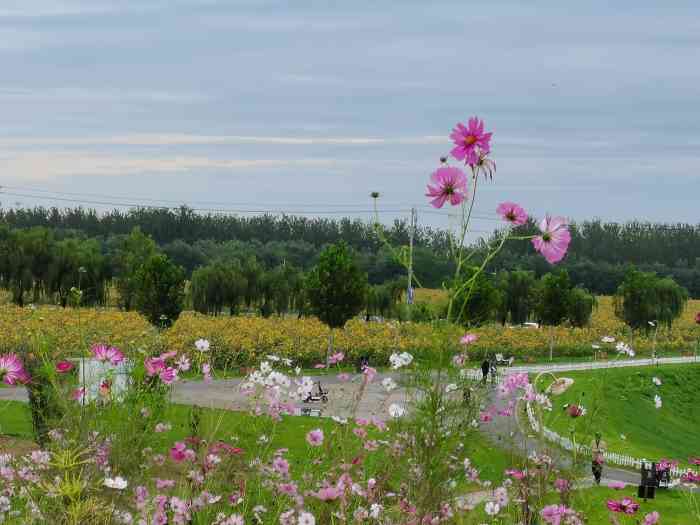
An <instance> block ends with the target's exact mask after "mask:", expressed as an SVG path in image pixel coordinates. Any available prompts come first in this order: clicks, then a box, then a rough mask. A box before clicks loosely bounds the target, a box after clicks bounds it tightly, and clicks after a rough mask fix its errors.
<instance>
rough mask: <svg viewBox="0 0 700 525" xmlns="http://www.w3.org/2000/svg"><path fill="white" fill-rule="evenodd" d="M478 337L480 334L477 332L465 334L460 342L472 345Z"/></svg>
mask: <svg viewBox="0 0 700 525" xmlns="http://www.w3.org/2000/svg"><path fill="white" fill-rule="evenodd" d="M477 339H479V336H478V335H476V334H464V335H463V336H462V338H461V339H460V340H459V342H460V343H462V344H463V345H470V344H472V343H473V342H474V341H476V340H477Z"/></svg>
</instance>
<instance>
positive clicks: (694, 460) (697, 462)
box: [688, 458, 700, 465]
mask: <svg viewBox="0 0 700 525" xmlns="http://www.w3.org/2000/svg"><path fill="white" fill-rule="evenodd" d="M688 462H689V463H692V464H693V465H700V458H690V459H689V460H688Z"/></svg>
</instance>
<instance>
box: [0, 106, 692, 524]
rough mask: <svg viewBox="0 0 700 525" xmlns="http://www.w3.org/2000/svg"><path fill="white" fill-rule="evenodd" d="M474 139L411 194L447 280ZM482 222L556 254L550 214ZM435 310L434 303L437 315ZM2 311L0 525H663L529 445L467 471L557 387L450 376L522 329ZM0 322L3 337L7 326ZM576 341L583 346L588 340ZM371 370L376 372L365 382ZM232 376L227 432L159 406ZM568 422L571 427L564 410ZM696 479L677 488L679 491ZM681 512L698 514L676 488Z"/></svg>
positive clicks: (559, 231) (563, 235)
mask: <svg viewBox="0 0 700 525" xmlns="http://www.w3.org/2000/svg"><path fill="white" fill-rule="evenodd" d="M492 137H493V134H492V133H491V132H488V131H486V128H485V124H484V122H483V121H481V120H480V119H478V118H476V117H472V118H470V119H469V120H468V121H467V124H466V125H465V124H463V123H459V124H457V126H456V127H455V128H454V130H453V131H452V134H451V135H450V138H451V139H452V142H453V145H452V150H451V155H452V157H453V158H454V160H457V161H458V162H459V164H458V166H451V165H448V163H447V160H446V159H445V160H443V161H442V162H441V166H440V167H438V168H437V170H436V171H435V172H434V173H433V174H432V175H431V176H430V179H429V183H428V185H427V190H426V195H427V197H428V199H429V202H430V203H431V204H432V205H433V206H434V207H436V208H439V207H443V206H445V205H449V206H455V207H458V209H459V210H460V212H461V217H462V222H461V225H460V227H459V230H458V231H457V232H456V233H455V234H454V238H453V244H454V250H453V256H454V258H455V261H456V263H457V264H456V267H457V270H456V276H455V277H461V276H462V274H461V273H460V272H461V271H462V269H463V266H464V265H465V264H466V261H467V260H468V254H467V253H466V252H465V248H464V247H465V238H466V234H467V232H468V231H469V220H470V216H471V210H472V207H473V204H474V200H475V196H476V192H477V187H478V184H479V180H480V178H482V177H483V179H485V180H489V179H492V178H493V176H494V174H495V170H496V166H495V162H494V161H493V160H492V158H491V140H492ZM499 210H500V211H499V213H501V215H502V217H503V220H504V224H505V225H506V226H507V229H506V230H504V232H503V234H502V236H501V238H500V239H498V241H497V243H496V244H495V245H494V246H492V247H491V255H490V257H492V256H493V255H495V254H496V253H497V252H498V251H499V250H500V249H501V247H502V246H503V245H504V243H505V242H507V241H514V242H517V241H526V242H530V243H531V245H532V247H533V249H534V250H536V251H537V252H539V253H540V254H541V255H542V257H544V259H545V260H547V261H548V262H550V263H556V262H557V261H560V260H561V259H562V258H563V257H564V256H565V254H566V251H567V247H568V243H569V240H570V236H569V233H568V229H567V224H566V220H565V219H563V218H562V217H558V216H549V215H548V216H547V217H546V218H545V219H544V220H543V221H542V223H541V225H540V230H541V231H540V233H539V234H537V235H534V236H532V237H511V233H512V227H513V226H517V225H518V224H519V223H521V221H523V220H524V217H525V216H526V215H527V212H526V211H525V210H524V209H523V208H521V207H520V206H519V205H517V204H516V203H513V202H510V201H506V202H504V203H503V204H502V205H501V206H499ZM488 260H489V258H487V259H486V261H485V262H484V264H483V265H482V266H481V268H479V269H478V271H477V272H476V273H475V274H474V275H472V276H471V277H469V278H466V279H455V280H454V282H456V283H458V284H456V285H455V286H456V287H457V289H456V290H454V291H455V292H456V293H466V294H470V293H471V290H472V289H473V286H474V282H475V279H476V277H477V276H478V274H479V273H480V272H483V271H484V269H485V267H486V264H487V263H488ZM452 297H454V295H452ZM452 308H453V304H452V303H451V302H450V303H449V304H448V308H447V311H448V318H450V313H451V312H452ZM7 312H8V315H11V316H14V319H15V323H16V326H15V327H13V328H14V330H10V331H13V332H14V333H15V335H13V336H12V337H13V338H14V339H13V340H11V341H7V342H6V343H7V344H8V347H11V345H15V346H16V347H18V348H21V351H16V352H15V351H4V350H2V351H0V381H2V382H3V383H4V385H5V386H4V387H3V388H18V387H21V386H24V387H26V388H27V390H28V392H29V406H30V409H31V415H32V426H33V430H34V438H35V441H36V443H35V445H36V446H35V447H31V450H29V451H28V452H26V453H14V452H13V450H12V449H10V450H7V451H4V453H2V454H0V523H7V524H12V525H15V524H43V523H57V524H70V525H83V524H95V525H97V524H105V525H108V524H110V525H111V524H127V525H129V524H138V525H169V524H177V525H184V524H198V525H199V524H211V525H242V524H280V525H316V524H320V525H327V524H354V523H367V524H378V525H438V524H476V525H479V524H484V523H488V524H516V523H518V524H523V525H534V524H543V523H547V524H552V525H565V524H568V525H578V524H583V523H593V521H591V520H592V519H599V517H600V516H601V514H600V513H601V512H603V513H604V516H605V518H604V519H606V520H608V521H610V522H612V523H619V524H622V523H630V524H632V523H635V524H640V523H644V524H645V525H651V524H654V523H665V521H664V520H665V519H666V518H665V516H664V514H663V513H662V512H660V511H658V510H655V509H649V510H648V511H647V509H646V507H644V509H643V507H642V503H640V502H638V501H636V500H635V499H634V498H632V497H630V496H629V495H627V494H622V493H620V497H615V498H613V497H598V496H596V493H593V494H592V495H591V494H589V493H587V492H586V489H585V487H584V486H583V483H582V479H583V471H582V470H581V469H580V468H579V467H580V466H581V465H582V463H581V458H577V457H576V455H575V454H574V456H573V457H572V458H571V461H569V462H568V463H567V462H562V461H558V460H557V459H556V456H557V454H555V452H556V451H552V450H549V449H548V448H547V446H546V445H545V444H544V441H543V440H542V439H541V436H540V444H539V446H538V447H536V448H535V449H534V450H532V451H530V452H527V453H521V454H515V453H514V454H512V455H511V463H510V464H509V465H508V467H507V468H505V469H503V472H501V473H499V475H498V476H497V477H496V478H495V479H485V477H484V476H482V471H483V470H484V469H485V467H487V466H488V465H481V464H479V462H478V461H477V460H476V459H475V458H476V457H477V456H478V452H480V451H479V450H478V449H476V448H475V445H474V444H475V443H480V442H481V441H480V438H481V436H482V432H485V433H488V432H489V426H490V425H496V424H497V423H498V422H500V421H502V420H503V421H511V420H513V421H514V423H515V425H516V426H519V425H521V420H520V416H521V414H522V413H523V411H524V407H525V406H528V405H529V406H534V407H535V412H536V414H537V417H539V419H540V425H539V428H543V426H544V425H543V424H542V418H543V414H544V413H546V412H547V411H549V410H551V408H552V406H553V402H552V400H553V398H555V397H558V396H561V395H564V394H565V392H566V391H567V390H569V389H570V388H571V387H572V385H573V384H574V380H572V379H571V378H567V377H557V376H555V375H553V374H540V375H538V376H537V377H535V378H531V377H529V376H528V374H525V373H520V374H511V375H508V376H506V377H505V379H504V380H503V381H502V382H501V383H500V384H499V385H498V386H497V387H496V388H491V386H490V385H488V384H486V383H485V382H482V381H480V380H477V379H474V378H473V376H472V375H471V374H470V373H468V369H469V368H471V367H470V359H473V358H474V359H475V358H477V356H479V355H483V352H484V350H485V349H489V350H491V349H492V348H494V347H495V348H499V349H501V350H506V349H507V348H510V347H509V346H507V345H506V344H505V342H504V341H505V340H508V339H509V338H510V340H511V341H512V345H513V347H518V348H522V347H523V345H526V344H532V345H533V346H534V345H535V344H540V343H541V341H539V342H538V343H535V342H534V341H537V337H539V336H535V335H533V336H532V339H528V337H529V336H528V334H530V333H535V334H536V333H537V332H528V331H521V330H518V331H516V330H514V329H513V330H512V332H509V329H504V328H496V327H487V328H485V329H483V330H479V331H474V332H469V333H466V334H465V333H464V330H463V329H461V328H459V327H457V326H454V325H451V324H449V323H447V322H445V321H441V320H435V322H433V323H425V324H422V325H421V324H411V323H406V324H398V323H364V322H360V321H351V322H350V323H348V324H347V326H346V327H345V328H344V329H343V330H340V331H337V333H336V334H335V337H334V338H333V339H335V346H334V348H333V351H332V353H329V351H328V346H327V343H328V339H329V337H328V335H329V332H328V329H327V328H325V327H324V325H322V324H321V323H320V322H319V321H317V320H314V319H303V320H292V319H268V320H263V319H258V318H249V317H235V318H223V317H220V318H209V317H203V316H196V315H184V316H182V317H181V319H179V320H178V321H177V322H176V323H175V325H174V326H173V327H172V328H170V329H168V330H166V331H164V332H156V331H154V329H151V328H148V327H147V325H145V324H143V322H142V320H140V319H139V318H138V317H137V316H133V315H130V314H117V313H115V312H96V311H91V312H90V313H87V312H85V311H83V310H68V311H65V312H61V311H58V310H48V309H47V310H44V309H39V310H31V309H29V310H28V311H24V310H16V309H15V310H11V309H8V310H7ZM110 318H111V319H112V321H111V322H112V323H113V324H111V325H110V321H106V320H107V319H110ZM3 322H6V323H9V324H8V326H7V327H6V328H8V329H9V328H10V324H12V321H3ZM45 327H49V329H48V330H46V331H47V332H49V333H45V332H44V328H45ZM51 330H55V333H53V334H51V333H50V332H51ZM8 333H9V332H8ZM607 333H611V332H607ZM499 334H500V335H499ZM583 334H585V337H586V338H585V343H584V342H583V341H584V335H580V337H581V344H582V345H584V344H585V345H586V347H590V344H591V341H593V340H598V339H599V338H600V337H602V336H603V335H601V336H600V337H597V338H594V337H591V335H592V334H593V332H590V333H585V332H584V333H583ZM501 337H503V338H505V339H500V338H501ZM524 341H530V342H524ZM631 344H632V345H633V346H634V347H635V348H637V349H639V345H637V344H636V342H633V343H631ZM491 345H493V347H492V346H491ZM630 351H631V347H630ZM622 353H624V354H625V355H627V354H629V352H627V351H625V352H622ZM622 353H621V352H618V354H622ZM86 355H87V356H90V357H91V358H92V359H94V360H95V361H96V362H98V363H99V365H100V367H101V368H100V370H101V377H100V378H99V381H98V383H97V388H96V389H91V388H88V387H87V385H82V386H81V378H80V377H79V374H78V373H77V371H78V368H77V367H76V366H75V364H74V363H75V358H78V361H79V358H80V357H82V356H86ZM519 355H523V356H525V355H530V354H529V353H528V350H523V351H522V353H521V354H519ZM359 356H370V360H369V364H365V365H364V366H363V367H362V368H361V370H359V371H357V372H355V373H348V372H347V371H346V368H345V365H346V364H348V362H350V363H352V364H353V365H354V361H355V359H356V358H357V357H359ZM379 364H381V365H388V366H389V367H390V370H391V375H388V374H386V375H382V374H380V373H379V372H378V371H377V369H376V368H375V366H377V365H379ZM316 365H317V366H318V367H319V368H324V372H325V373H327V374H333V375H334V376H335V380H336V381H338V382H339V383H340V384H343V385H344V394H343V396H342V399H340V400H339V402H340V403H342V404H344V405H345V407H344V408H345V413H347V414H349V415H348V417H345V416H343V417H340V416H339V415H337V414H329V415H331V416H333V417H331V418H310V417H302V416H301V407H302V406H303V402H304V400H305V399H307V398H309V396H310V395H311V394H312V393H313V390H314V380H313V378H312V377H311V376H310V375H309V374H308V371H310V369H312V368H314V367H315V366H316ZM236 366H240V367H245V368H246V370H245V375H244V377H243V379H242V380H241V381H240V383H237V386H236V387H235V388H236V390H237V391H236V394H237V395H241V396H243V398H244V399H245V400H246V402H245V405H246V406H245V410H244V411H242V412H240V413H239V414H238V415H237V416H236V417H237V418H238V424H236V425H235V426H234V427H233V428H229V427H226V429H225V431H224V426H225V425H224V420H225V417H224V415H223V414H222V413H221V412H216V411H213V410H208V409H206V408H203V407H197V406H182V405H176V404H174V403H173V402H172V401H171V393H172V387H173V385H174V384H177V383H178V382H181V381H184V380H195V381H200V382H202V383H203V385H204V386H205V387H206V386H207V384H208V383H210V382H211V381H212V379H214V378H216V377H217V375H218V374H220V373H222V372H224V371H226V370H229V369H230V368H233V367H236ZM305 369H306V370H307V372H305ZM123 370H126V371H127V372H126V373H127V374H128V377H127V378H126V379H125V378H124V377H123V372H122V371H123ZM123 379H125V381H124V383H123V388H121V389H120V388H117V385H119V384H122V383H119V380H123ZM231 388H234V387H231ZM370 396H371V397H372V402H373V404H374V407H375V408H376V410H375V411H374V412H373V413H372V414H371V415H367V414H365V413H363V412H361V406H363V403H365V401H366V400H367V398H368V397H370ZM572 406H574V405H572ZM2 410H3V408H2V407H1V406H0V414H2V412H1V411H2ZM570 415H571V417H572V418H577V419H582V418H586V417H589V416H588V415H587V412H586V410H585V408H584V407H582V406H580V405H575V408H572V409H571V411H570ZM290 429H293V430H294V431H295V432H296V434H294V435H292V434H291V433H290V432H291V431H290ZM513 434H515V432H513ZM490 448H493V447H490ZM698 463H700V462H698ZM692 464H693V465H694V466H697V464H696V463H694V462H693V463H692ZM696 470H697V469H695V470H693V469H691V470H689V471H688V472H687V474H685V475H684V476H683V479H682V480H681V482H682V483H683V484H684V485H688V486H695V485H697V484H698V481H699V480H698V478H699V477H700V475H698V473H697V471H696ZM684 494H685V493H684ZM591 509H593V510H591ZM591 512H592V513H591ZM682 512H683V513H684V514H683V516H684V517H688V516H689V517H691V519H700V510H699V509H698V503H697V501H696V500H695V499H694V497H693V494H692V493H688V495H687V502H685V505H684V507H683V511H682ZM675 517H678V514H676V516H675ZM668 523H677V521H674V522H672V521H670V520H669V521H668Z"/></svg>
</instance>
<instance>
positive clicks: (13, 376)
mask: <svg viewBox="0 0 700 525" xmlns="http://www.w3.org/2000/svg"><path fill="white" fill-rule="evenodd" d="M0 380H2V382H3V383H5V384H6V385H10V386H15V385H16V384H17V383H27V382H28V381H29V374H28V373H27V371H26V370H25V369H24V365H23V364H22V360H21V359H20V358H19V356H18V355H17V354H14V353H13V354H5V355H0Z"/></svg>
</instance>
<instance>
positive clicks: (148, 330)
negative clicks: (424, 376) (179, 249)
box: [0, 290, 700, 370]
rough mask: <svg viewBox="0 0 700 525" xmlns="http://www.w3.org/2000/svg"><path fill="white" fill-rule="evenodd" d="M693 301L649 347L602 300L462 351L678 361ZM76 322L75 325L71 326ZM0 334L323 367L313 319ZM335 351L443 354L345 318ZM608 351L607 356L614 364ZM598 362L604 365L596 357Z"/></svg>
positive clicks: (82, 326)
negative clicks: (622, 348)
mask: <svg viewBox="0 0 700 525" xmlns="http://www.w3.org/2000/svg"><path fill="white" fill-rule="evenodd" d="M417 297H418V300H421V298H422V297H427V298H428V300H430V301H444V300H445V299H444V297H445V294H444V293H438V292H437V291H436V292H432V291H422V290H418V293H417ZM698 310H700V301H697V300H695V301H693V300H691V301H689V305H688V308H687V310H686V312H684V314H683V316H682V317H681V318H680V319H679V320H678V321H677V322H676V323H675V324H674V326H673V328H672V329H671V330H666V329H661V330H659V333H658V335H657V338H656V342H655V341H654V337H653V334H650V335H648V336H646V335H643V334H631V333H630V331H629V330H628V329H627V328H626V327H625V325H624V324H623V323H622V322H621V321H620V320H618V319H616V318H615V315H614V312H613V305H612V300H611V299H610V298H609V297H600V298H599V299H598V307H597V308H596V310H595V311H594V313H593V318H592V321H591V325H590V326H589V327H585V328H572V327H567V326H558V327H553V328H546V329H532V328H518V327H515V328H504V327H502V326H500V325H495V324H494V325H487V326H483V327H479V328H475V329H473V330H472V331H473V333H475V334H478V336H479V340H478V341H477V342H476V343H475V344H474V345H473V346H472V347H471V348H470V354H469V356H468V357H469V359H473V360H475V361H478V360H479V359H482V358H483V356H484V355H486V354H488V353H503V354H506V355H509V356H510V355H512V356H515V357H516V358H517V359H518V360H519V361H526V360H532V359H545V358H548V357H549V346H550V344H552V345H553V347H554V352H553V353H554V355H555V357H566V358H580V357H593V355H594V354H598V357H601V355H602V353H604V352H602V353H601V350H603V351H604V350H605V348H594V347H593V345H596V346H601V347H604V345H601V344H600V340H601V338H603V337H605V336H613V337H614V338H617V339H623V338H624V339H625V340H628V341H631V344H632V345H633V346H634V348H635V350H636V352H637V354H638V355H640V356H649V355H651V353H652V352H653V350H654V348H655V347H656V349H657V351H658V352H659V353H670V354H674V355H677V354H679V353H680V352H682V351H688V350H689V349H693V348H695V346H696V345H697V341H698V325H697V324H696V322H695V313H696V312H697V311H698ZM79 317H80V318H79ZM0 327H2V333H3V334H5V336H4V337H3V340H2V341H1V342H0V348H1V349H4V350H6V351H16V350H17V349H20V348H22V346H23V345H25V344H26V342H27V341H31V339H32V337H37V336H40V337H45V338H48V339H50V340H51V348H52V350H53V352H54V354H55V355H56V356H60V355H66V356H71V357H77V356H78V355H79V353H80V349H81V348H82V349H85V350H82V353H83V354H84V355H87V348H89V347H90V345H92V344H96V343H101V342H104V341H110V342H111V343H112V344H113V345H115V346H118V347H119V348H121V349H122V351H123V352H125V353H126V354H127V355H131V354H136V353H139V351H148V352H150V351H151V350H153V351H157V350H160V349H172V350H176V351H178V352H179V353H185V354H188V355H189V356H190V357H191V356H192V355H195V354H196V353H197V350H196V348H195V347H194V345H193V343H194V342H195V341H197V340H198V339H202V338H204V339H206V340H207V341H208V342H209V343H210V344H211V351H212V355H213V360H214V362H215V363H217V365H218V368H220V369H221V368H227V369H229V370H234V369H237V368H238V367H248V366H252V365H254V364H255V363H257V362H259V360H260V359H261V358H262V357H264V356H265V355H267V354H270V353H276V354H278V355H283V356H285V357H287V358H290V359H293V360H294V361H296V362H297V363H301V364H307V365H312V364H315V363H317V362H319V361H322V360H323V359H324V358H325V354H326V351H327V349H328V336H329V334H330V332H331V329H330V328H328V327H327V326H326V325H324V324H323V323H321V322H320V321H319V320H318V319H316V318H313V317H309V318H302V319H297V318H296V317H294V318H292V317H285V318H276V317H272V318H267V319H266V318H262V317H253V316H234V317H230V316H219V317H211V316H205V315H201V314H196V313H193V312H185V313H183V314H182V315H181V316H180V318H179V319H178V320H177V321H176V322H175V323H174V325H173V326H172V327H171V328H169V329H167V330H165V331H163V332H157V331H156V330H154V329H153V328H152V327H151V326H150V325H149V324H148V323H147V322H146V320H145V319H143V318H142V317H141V316H140V315H138V314H136V313H134V312H120V311H116V310H94V309H81V311H80V316H78V315H76V312H75V310H72V309H61V308H51V307H39V308H36V309H31V308H18V307H16V306H10V305H4V306H1V307H0ZM448 329H449V330H450V332H451V334H452V335H453V336H454V338H455V339H454V340H455V341H456V340H457V338H458V337H459V336H460V334H461V331H460V328H459V327H456V326H455V327H451V328H448ZM333 333H334V337H333V339H334V342H333V345H334V347H335V348H336V349H338V350H339V351H342V352H344V353H345V355H346V356H347V357H348V360H356V359H357V358H359V357H360V356H369V357H370V359H371V360H372V362H373V363H374V364H376V365H387V364H388V357H389V355H391V353H392V352H395V351H408V352H411V353H412V354H413V355H414V356H416V358H418V359H421V360H425V361H432V360H435V357H436V356H437V355H439V354H441V353H442V352H444V351H445V348H443V347H442V346H441V343H440V341H439V340H438V339H436V337H435V334H434V333H433V328H432V325H431V324H429V323H409V322H401V323H399V322H396V321H387V322H365V321H364V320H360V319H353V320H351V321H349V322H348V323H347V325H346V326H345V327H344V328H343V329H337V330H333ZM458 346H459V345H458V344H457V343H455V344H452V345H450V346H449V348H448V349H447V351H448V352H457V351H458V350H459V348H458ZM615 353H616V352H608V354H609V355H608V357H610V358H612V357H614V355H615ZM603 357H605V356H603Z"/></svg>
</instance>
